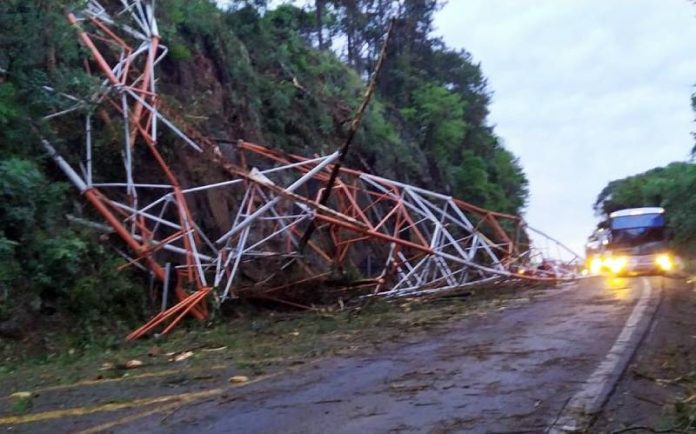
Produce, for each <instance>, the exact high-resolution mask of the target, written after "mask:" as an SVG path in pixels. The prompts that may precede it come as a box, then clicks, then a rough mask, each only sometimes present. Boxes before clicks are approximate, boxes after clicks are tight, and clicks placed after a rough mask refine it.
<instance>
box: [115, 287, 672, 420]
mask: <svg viewBox="0 0 696 434" xmlns="http://www.w3.org/2000/svg"><path fill="white" fill-rule="evenodd" d="M659 280H660V279H653V287H656V288H659V286H660V283H659ZM658 293H659V291H657V290H656V291H653V292H652V293H651V295H650V297H651V298H653V297H657V296H658ZM642 294H643V289H642V287H641V285H640V280H639V279H612V280H603V279H588V280H585V281H583V282H581V283H578V284H577V285H575V286H572V287H569V288H568V289H565V290H562V291H559V292H558V293H555V294H554V293H551V295H549V296H546V297H544V298H543V299H541V300H537V301H535V302H533V303H529V304H526V305H523V306H520V307H515V308H511V309H506V310H503V311H499V312H495V313H492V314H489V315H487V316H485V317H483V318H472V319H470V320H465V321H462V322H459V323H456V324H455V325H453V326H452V327H450V328H449V329H447V331H446V332H445V333H441V334H438V335H436V336H429V337H427V338H419V339H411V340H410V342H408V343H407V344H394V345H391V346H387V348H385V349H384V350H383V351H381V352H379V353H375V354H370V355H363V356H354V357H348V358H338V359H331V360H327V361H324V362H321V363H319V364H316V365H314V366H313V367H311V368H308V369H305V370H300V371H298V372H296V373H294V374H293V375H290V376H287V377H284V378H275V379H273V380H272V381H267V382H260V383H258V384H255V385H252V386H250V387H248V388H245V389H244V390H243V391H242V390H240V391H239V392H230V396H226V397H225V398H223V399H220V400H213V401H210V402H204V403H201V404H200V405H192V406H189V407H184V408H181V409H179V410H177V411H176V413H175V414H173V415H172V416H170V417H167V418H166V420H165V421H164V422H162V420H161V419H162V418H161V416H157V417H148V418H145V419H143V420H142V421H138V422H137V423H136V424H134V425H125V426H122V427H120V428H119V429H122V430H123V431H133V430H134V429H137V430H143V431H160V432H190V431H191V430H192V429H195V430H201V431H205V432H260V433H264V432H269V433H270V432H293V433H294V432H297V433H314V432H316V433H323V432H366V431H369V432H457V431H467V432H482V433H483V432H511V431H514V432H521V431H529V432H543V431H544V430H546V429H547V428H548V426H549V424H550V423H551V422H552V421H553V420H555V419H556V418H557V417H558V416H559V415H560V414H561V413H562V410H563V408H564V406H565V404H566V403H568V402H569V400H570V399H571V398H572V397H573V396H574V395H576V394H577V393H578V391H579V390H582V388H583V385H584V384H585V382H586V380H587V379H588V378H589V377H590V375H591V374H592V373H593V372H594V371H595V370H596V368H597V367H598V366H599V365H600V364H601V363H602V361H603V360H604V359H605V357H606V355H607V353H608V352H609V351H610V349H611V348H612V347H613V345H614V343H615V341H616V339H617V337H619V335H620V334H621V332H622V330H623V329H624V326H625V323H626V321H627V319H628V318H629V317H630V316H631V313H632V312H633V311H634V307H635V306H636V303H637V302H638V300H639V299H640V297H641V295H642ZM405 333H406V331H405Z"/></svg>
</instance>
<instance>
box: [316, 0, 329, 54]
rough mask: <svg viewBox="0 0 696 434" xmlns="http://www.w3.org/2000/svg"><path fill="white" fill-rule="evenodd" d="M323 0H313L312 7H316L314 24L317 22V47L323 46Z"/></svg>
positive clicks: (321, 47)
mask: <svg viewBox="0 0 696 434" xmlns="http://www.w3.org/2000/svg"><path fill="white" fill-rule="evenodd" d="M324 1H325V0H315V2H314V8H315V9H316V20H317V22H316V24H317V40H318V41H319V49H320V50H323V49H324V48H326V47H324V23H323V18H324Z"/></svg>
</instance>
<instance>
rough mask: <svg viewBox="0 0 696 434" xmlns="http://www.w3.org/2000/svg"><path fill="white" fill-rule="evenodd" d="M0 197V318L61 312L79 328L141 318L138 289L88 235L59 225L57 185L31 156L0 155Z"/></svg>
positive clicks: (62, 191)
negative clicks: (19, 313) (22, 312)
mask: <svg viewBox="0 0 696 434" xmlns="http://www.w3.org/2000/svg"><path fill="white" fill-rule="evenodd" d="M0 202H2V204H3V206H2V207H1V208H0V261H1V263H2V264H3V266H2V267H0V320H6V319H8V317H9V315H11V313H12V311H13V310H14V309H18V308H19V309H25V308H28V307H31V308H33V309H36V308H49V307H50V308H51V309H60V310H61V311H63V312H68V313H70V314H71V315H73V316H74V318H75V320H76V322H77V323H78V324H82V325H85V324H92V323H98V322H101V321H104V320H106V319H108V318H118V319H121V320H124V321H133V320H134V319H135V318H137V317H139V316H141V315H142V313H143V301H144V295H145V294H144V293H143V291H142V288H141V287H140V286H139V285H137V284H135V283H134V282H133V281H132V277H131V276H128V275H127V274H124V273H116V272H115V270H116V263H115V262H114V261H115V260H114V258H113V257H112V255H110V254H109V253H107V251H106V250H105V248H104V247H103V246H102V245H100V244H97V243H95V242H94V241H92V240H91V239H92V238H93V237H92V236H91V235H90V234H89V233H87V232H85V233H79V232H75V231H73V230H71V229H68V228H66V227H65V226H64V225H63V223H64V222H63V217H62V213H63V212H64V211H65V209H66V188H65V185H64V184H60V183H51V182H48V180H47V179H46V178H45V176H44V175H43V173H42V171H41V170H40V168H39V166H38V165H37V164H36V163H33V162H31V161H28V160H24V159H20V158H8V159H4V160H0ZM126 301H128V302H126ZM138 301H140V303H138ZM134 302H135V303H134Z"/></svg>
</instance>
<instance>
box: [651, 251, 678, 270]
mask: <svg viewBox="0 0 696 434" xmlns="http://www.w3.org/2000/svg"><path fill="white" fill-rule="evenodd" d="M655 263H656V264H657V266H658V267H660V269H661V270H662V271H671V270H672V269H673V268H674V260H673V259H672V257H671V256H670V255H668V254H662V255H658V256H657V258H655Z"/></svg>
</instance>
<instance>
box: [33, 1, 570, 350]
mask: <svg viewBox="0 0 696 434" xmlns="http://www.w3.org/2000/svg"><path fill="white" fill-rule="evenodd" d="M68 19H69V21H70V23H72V24H73V26H74V27H75V28H76V30H77V32H78V35H79V38H80V40H81V42H82V44H83V45H84V46H85V47H86V48H87V49H88V50H89V51H90V52H91V62H89V69H91V73H92V74H93V75H94V76H96V77H98V78H99V79H100V80H101V84H100V86H99V87H98V89H97V90H96V91H95V92H94V94H93V95H92V96H91V97H90V98H89V99H88V100H87V101H84V100H81V99H79V98H75V97H73V96H69V95H64V96H66V97H67V98H68V100H70V101H72V102H73V103H74V105H73V106H71V107H69V108H67V109H65V110H61V111H60V112H57V113H54V114H51V115H49V116H46V118H47V119H51V118H54V117H57V116H67V115H79V116H84V125H85V129H84V148H83V151H81V152H80V154H81V155H79V156H75V155H76V152H75V151H74V150H73V151H72V152H71V151H69V150H68V151H65V150H64V151H63V152H61V153H59V152H58V151H57V150H56V149H55V148H54V147H53V146H52V145H51V144H50V143H49V142H48V141H46V140H44V141H43V144H44V147H45V148H46V150H47V151H48V152H49V153H50V155H51V156H52V157H53V159H54V160H55V161H56V163H57V164H58V165H59V166H60V168H61V169H62V171H63V172H64V173H65V174H66V176H67V177H68V178H69V179H70V181H71V182H72V183H73V184H74V185H75V186H76V187H77V188H78V189H79V190H80V191H81V193H82V194H83V195H84V197H85V199H86V200H87V201H88V202H89V203H90V204H91V205H92V206H93V207H94V209H96V211H97V212H98V213H99V214H100V215H101V216H102V218H104V220H105V221H106V223H108V226H109V227H110V230H111V231H113V232H115V233H116V234H117V235H118V236H119V237H120V239H121V240H122V241H123V242H124V243H125V244H126V245H127V247H128V248H129V251H130V253H129V260H128V264H126V265H135V266H139V267H141V268H143V269H145V270H147V271H148V272H150V273H151V274H152V275H153V276H154V277H155V278H156V279H158V280H159V281H161V282H162V283H163V285H164V287H165V288H166V287H168V286H169V285H171V286H172V287H173V288H174V291H173V292H174V293H175V295H176V297H177V298H178V302H177V303H176V304H174V305H173V306H172V307H170V308H168V309H165V310H163V311H162V312H161V313H160V314H159V315H157V316H156V317H155V318H153V319H152V320H151V321H150V322H148V323H147V324H145V325H144V326H143V327H141V328H140V329H138V330H136V331H134V332H133V333H132V334H131V335H130V336H129V338H136V337H138V336H141V335H142V334H144V333H147V332H149V331H150V330H153V329H154V328H156V327H159V326H162V325H166V326H165V328H164V331H163V332H164V333H166V332H167V331H169V330H170V329H171V328H172V327H174V325H175V324H176V323H177V322H179V321H180V320H181V319H182V318H183V317H184V316H186V315H187V314H192V315H194V316H195V317H197V318H203V317H205V315H206V303H205V302H204V300H206V299H207V298H208V296H210V295H212V296H213V297H214V300H216V301H218V302H222V301H225V300H227V299H230V298H235V297H241V296H252V297H261V298H268V299H273V300H277V301H280V302H283V300H282V296H281V295H279V294H282V293H283V290H284V289H287V288H289V287H292V286H297V285H301V284H303V283H307V282H312V281H315V282H316V281H321V280H322V279H326V278H328V277H329V276H332V275H337V274H345V273H346V272H347V271H350V272H353V273H354V274H355V272H357V273H358V275H359V276H360V277H361V278H360V279H358V281H357V282H354V283H353V286H354V287H362V288H363V291H365V289H366V288H367V292H368V293H371V294H382V295H389V296H401V295H414V294H421V293H430V292H436V291H442V290H446V289H452V288H459V287H462V286H466V285H471V284H476V283H481V282H486V281H492V280H495V279H500V278H510V277H518V278H520V277H521V278H528V279H541V280H543V279H551V278H553V279H565V278H568V277H570V275H571V274H570V268H569V267H568V264H569V262H566V263H565V264H561V263H560V262H558V261H556V262H554V264H556V265H555V268H554V269H553V270H551V268H548V267H546V268H543V267H542V268H543V269H541V270H540V271H539V272H536V273H534V274H530V273H524V270H525V269H531V267H532V265H531V264H532V263H534V262H537V263H539V262H541V261H542V260H543V261H548V258H543V259H542V258H541V257H539V258H535V257H536V256H539V255H540V253H539V252H538V251H535V250H533V249H531V248H529V247H525V248H522V247H521V246H522V244H521V243H520V242H519V238H520V235H521V234H522V233H524V231H525V230H527V229H528V228H527V227H526V225H525V223H524V221H523V220H522V219H521V218H519V217H517V216H512V215H506V214H501V213H496V212H492V211H488V210H485V209H482V208H479V207H476V206H474V205H471V204H468V203H465V202H462V201H460V200H457V199H454V198H452V197H450V196H447V195H443V194H439V193H436V192H432V191H428V190H425V189H422V188H418V187H414V186H412V185H408V184H405V183H401V182H397V181H393V180H390V179H386V178H382V177H379V176H375V175H370V174H367V173H363V172H359V171H355V170H350V169H345V168H342V169H341V170H340V172H339V176H338V178H337V180H336V182H335V183H334V184H333V186H332V192H331V196H330V197H331V199H330V200H329V201H328V202H327V203H326V204H325V205H321V204H320V201H319V197H320V195H321V194H322V190H323V189H324V188H326V186H327V181H328V179H329V177H330V173H331V170H332V168H333V166H334V164H335V163H336V162H337V160H338V158H339V153H338V152H335V153H333V154H330V155H326V156H318V157H316V158H304V157H301V156H297V155H290V154H286V153H283V152H280V151H277V150H273V149H270V148H267V147H263V146H260V145H256V144H252V143H247V142H239V143H234V144H227V143H218V142H213V141H211V140H209V139H208V138H206V137H205V136H204V135H202V134H201V133H199V132H198V131H196V130H195V129H194V128H192V127H190V126H188V125H187V123H186V122H185V121H184V120H183V116H182V115H180V114H178V113H177V112H176V111H175V110H172V109H168V108H167V107H166V106H165V104H164V103H163V101H162V100H161V99H160V98H159V97H158V95H157V87H156V85H157V80H156V78H155V71H156V66H157V64H158V63H159V62H160V61H161V60H162V59H163V58H164V56H165V55H166V53H167V49H166V47H165V46H164V45H162V44H161V43H160V37H159V35H158V31H157V24H156V21H155V18H154V2H147V1H140V0H135V1H126V0H122V1H121V5H120V6H119V7H118V8H114V9H111V8H109V9H108V10H107V9H105V8H104V7H102V6H101V5H100V4H99V3H97V2H96V1H90V2H89V3H88V5H87V7H86V9H85V10H83V11H81V12H80V13H77V14H69V16H68ZM95 123H99V128H102V129H103V128H107V127H109V128H112V129H114V130H115V131H116V132H114V133H113V137H116V139H114V138H113V137H112V140H111V142H115V143H117V144H116V145H113V144H110V143H106V142H105V141H104V140H101V141H99V140H96V139H95V138H94V137H93V127H94V124H95ZM119 129H120V130H119ZM119 131H120V132H119ZM163 137H166V141H167V145H166V147H164V145H163V143H162V140H164V139H163ZM181 145H183V147H182V146H181ZM165 150H166V151H165ZM61 155H71V156H72V157H66V158H68V160H70V161H66V160H65V159H63V157H62V156H61ZM182 159H187V160H196V161H198V162H203V163H204V164H205V165H206V167H213V168H214V170H212V169H211V171H215V172H216V173H220V174H223V175H224V176H221V177H220V179H219V181H216V182H213V183H205V184H201V185H195V184H193V183H191V182H190V181H187V182H186V183H184V182H182V181H181V180H180V179H179V177H178V176H177V174H178V172H179V170H176V169H174V168H175V167H178V168H180V167H181V165H180V164H179V162H181V160H182ZM75 167H76V168H77V170H76V169H75ZM184 184H190V185H184ZM211 200H212V201H216V200H220V201H221V203H222V204H223V212H222V214H223V215H222V216H220V214H221V213H220V210H219V209H218V217H219V218H218V219H217V221H222V222H224V223H220V224H217V225H214V226H215V227H212V228H211V227H209V226H206V220H205V219H204V218H203V217H202V216H201V215H200V214H202V211H201V210H202V209H203V208H205V207H204V206H202V205H200V204H202V203H206V201H208V202H210V201H211ZM218 208H219V207H218ZM208 220H209V219H208ZM207 224H208V225H209V224H210V223H209V222H208V223H207ZM310 224H311V225H314V227H316V232H315V234H314V236H313V237H312V238H311V239H310V240H309V242H308V243H307V244H306V246H303V241H301V239H302V235H303V234H304V233H305V231H306V230H307V228H308V227H309V225H310ZM204 228H205V229H204ZM542 235H543V234H542ZM551 243H552V244H554V245H556V246H560V247H561V248H562V249H565V247H563V246H562V245H561V244H560V243H558V242H557V241H555V240H551ZM566 250H567V249H566ZM569 257H570V258H571V259H575V258H576V256H575V255H573V254H571V255H569ZM170 266H171V267H172V270H174V271H173V272H170V271H168V270H169V269H170ZM165 301H166V300H165ZM285 302H286V303H288V304H296V303H295V302H293V301H290V300H285Z"/></svg>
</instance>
